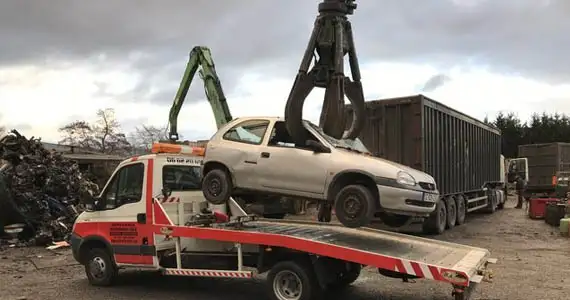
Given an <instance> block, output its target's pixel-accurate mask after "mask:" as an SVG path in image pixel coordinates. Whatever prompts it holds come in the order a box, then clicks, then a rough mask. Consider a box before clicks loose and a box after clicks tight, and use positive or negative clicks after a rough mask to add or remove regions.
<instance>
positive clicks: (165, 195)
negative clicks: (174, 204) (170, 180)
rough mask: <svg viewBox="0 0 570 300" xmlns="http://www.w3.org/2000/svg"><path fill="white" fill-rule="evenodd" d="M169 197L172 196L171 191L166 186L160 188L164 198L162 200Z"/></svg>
mask: <svg viewBox="0 0 570 300" xmlns="http://www.w3.org/2000/svg"><path fill="white" fill-rule="evenodd" d="M170 195H172V190H171V189H170V188H169V187H167V186H165V187H163V188H162V196H163V197H164V199H166V198H168V197H170Z"/></svg>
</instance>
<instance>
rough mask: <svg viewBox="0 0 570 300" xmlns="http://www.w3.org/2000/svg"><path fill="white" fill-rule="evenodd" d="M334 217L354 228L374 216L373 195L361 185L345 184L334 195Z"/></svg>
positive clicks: (367, 222)
mask: <svg viewBox="0 0 570 300" xmlns="http://www.w3.org/2000/svg"><path fill="white" fill-rule="evenodd" d="M334 204H335V212H336V217H337V219H338V220H339V222H340V223H342V225H344V226H346V227H350V228H356V227H361V226H365V225H368V224H369V223H370V221H372V218H374V196H373V195H372V193H371V192H370V190H369V189H368V188H367V187H365V186H363V185H357V184H353V185H347V186H345V187H344V188H342V189H341V190H340V191H339V193H338V194H337V195H336V197H335V201H334Z"/></svg>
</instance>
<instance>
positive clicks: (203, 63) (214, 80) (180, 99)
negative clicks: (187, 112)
mask: <svg viewBox="0 0 570 300" xmlns="http://www.w3.org/2000/svg"><path fill="white" fill-rule="evenodd" d="M198 69H200V70H198ZM196 71H198V74H199V76H200V78H201V79H202V81H203V82H204V92H205V93H206V99H208V102H209V103H210V106H211V107H212V111H213V112H214V118H215V120H216V126H217V128H220V127H221V126H222V125H224V124H226V123H227V122H229V121H231V120H232V119H233V117H232V115H231V113H230V109H229V107H228V104H227V101H226V97H225V95H224V91H223V89H222V84H221V82H220V79H219V78H218V74H217V73H216V67H215V64H214V60H213V59H212V53H211V51H210V49H209V48H208V47H204V46H196V47H194V48H192V51H190V56H189V59H188V63H187V64H186V70H185V71H184V76H183V77H182V81H181V82H180V86H179V87H178V91H177V92H176V97H175V98H174V102H173V103H172V107H171V108H170V113H169V118H168V123H169V128H170V132H169V134H168V138H169V139H170V140H171V141H177V140H178V114H179V113H180V109H181V108H182V104H184V100H186V95H187V94H188V89H189V88H190V84H191V83H192V80H193V79H194V76H195V75H196Z"/></svg>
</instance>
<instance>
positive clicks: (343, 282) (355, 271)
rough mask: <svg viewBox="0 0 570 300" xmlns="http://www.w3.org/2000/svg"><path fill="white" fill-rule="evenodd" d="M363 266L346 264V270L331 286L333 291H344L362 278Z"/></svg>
mask: <svg viewBox="0 0 570 300" xmlns="http://www.w3.org/2000/svg"><path fill="white" fill-rule="evenodd" d="M361 270H362V266H361V265H360V264H356V263H346V270H345V271H343V272H340V273H339V274H338V278H337V279H336V280H335V281H334V282H332V283H330V284H329V287H330V288H331V289H335V290H338V289H343V288H346V287H348V286H349V285H351V284H352V283H353V282H355V281H356V279H358V277H359V276H360V271H361Z"/></svg>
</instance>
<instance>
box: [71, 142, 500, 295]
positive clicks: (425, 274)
mask: <svg viewBox="0 0 570 300" xmlns="http://www.w3.org/2000/svg"><path fill="white" fill-rule="evenodd" d="M153 149H155V148H153ZM156 149H159V150H160V149H162V151H158V152H156V153H153V154H149V155H145V156H140V157H134V158H131V159H128V160H125V161H124V162H122V163H121V164H120V165H119V166H118V167H117V170H115V172H114V173H113V176H112V177H111V178H110V179H109V182H108V183H107V185H106V186H105V188H104V189H103V191H102V193H101V195H100V196H98V197H95V199H93V201H86V202H85V203H84V204H85V205H86V206H87V207H88V210H87V211H85V212H83V213H82V214H81V215H80V216H79V217H78V218H77V221H76V222H75V224H74V227H73V232H72V237H71V247H72V252H73V255H74V257H75V259H76V260H77V261H78V262H79V263H81V264H82V265H84V266H85V272H86V275H87V278H88V280H89V282H90V283H91V284H93V285H98V286H106V285H111V284H112V283H113V282H114V280H115V279H116V277H117V275H118V270H119V269H123V268H137V269H146V270H155V271H156V270H158V271H161V272H162V273H163V274H164V275H170V276H194V277H221V278H236V279H250V278H252V277H254V276H256V274H261V273H265V272H267V273H268V276H267V287H268V291H269V297H270V298H271V299H278V300H290V299H306V300H308V299H319V298H320V297H323V296H324V295H326V293H327V291H330V290H338V289H339V288H343V287H346V286H348V285H350V284H351V283H353V282H354V281H356V279H357V278H358V277H359V275H360V272H361V269H362V268H363V267H369V268H373V269H376V270H378V272H379V273H380V274H382V275H385V276H389V277H395V278H401V279H402V280H408V279H410V278H424V279H430V280H436V281H441V282H445V283H447V284H449V285H450V286H451V288H452V295H453V297H454V299H456V300H465V299H468V298H469V296H470V294H471V292H472V291H473V290H474V288H475V287H476V286H477V285H478V284H479V283H481V282H482V281H483V280H484V279H485V276H487V275H488V274H489V273H488V271H489V270H488V264H491V263H495V262H496V260H495V259H492V258H490V253H489V251H488V250H486V249H482V248H476V247H470V246H465V245H460V244H454V243H448V242H442V241H436V240H431V239H426V238H421V237H414V236H409V235H404V234H398V233H393V232H387V231H382V230H374V229H368V228H358V229H351V228H346V227H342V226H340V225H335V224H330V223H329V224H323V223H314V222H302V221H285V220H274V219H258V218H256V217H255V216H251V215H247V214H246V213H245V212H244V210H243V209H242V208H241V207H240V206H239V204H238V203H237V202H236V201H234V200H233V199H230V201H229V202H228V204H227V205H220V206H212V205H209V204H208V203H207V202H206V200H205V199H204V198H203V196H202V192H201V190H200V187H199V180H197V179H199V178H198V176H199V172H196V170H197V169H196V168H198V169H199V168H200V164H199V162H198V161H199V160H196V159H195V157H196V155H199V153H200V150H196V149H191V150H189V149H188V147H185V146H181V145H170V146H168V147H156ZM202 151H203V149H202ZM193 176H194V177H193ZM123 185H124V186H123ZM123 191H128V192H123ZM213 292H214V291H213Z"/></svg>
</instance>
